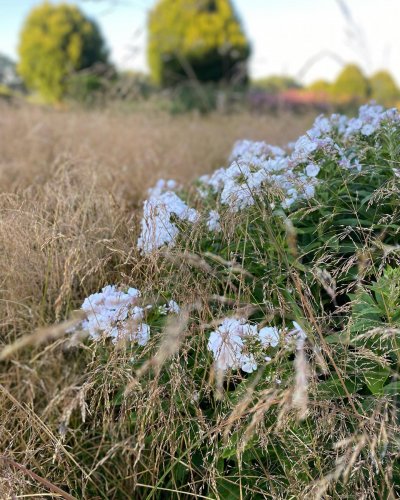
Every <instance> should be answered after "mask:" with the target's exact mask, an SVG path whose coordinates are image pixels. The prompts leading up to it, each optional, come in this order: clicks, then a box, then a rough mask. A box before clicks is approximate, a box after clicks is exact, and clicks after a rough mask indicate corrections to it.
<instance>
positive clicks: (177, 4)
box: [148, 0, 250, 86]
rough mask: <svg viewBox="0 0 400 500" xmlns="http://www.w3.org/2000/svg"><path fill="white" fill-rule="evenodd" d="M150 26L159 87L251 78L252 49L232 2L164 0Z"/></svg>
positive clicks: (151, 62)
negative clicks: (186, 82)
mask: <svg viewBox="0 0 400 500" xmlns="http://www.w3.org/2000/svg"><path fill="white" fill-rule="evenodd" d="M148 24H149V44H148V60H149V66H150V69H151V74H152V78H153V80H154V82H155V83H157V84H158V85H162V86H167V85H171V84H174V83H177V82H180V81H184V80H188V79H193V80H199V81H216V82H218V81H221V80H227V81H235V79H238V80H241V81H243V80H245V79H247V68H246V64H245V63H246V61H247V59H248V57H249V54H250V46H249V42H248V41H247V38H246V36H245V34H244V31H243V29H242V26H241V24H240V21H239V19H238V16H237V15H236V13H235V11H234V8H233V6H232V4H231V2H230V0H160V1H159V2H158V3H157V5H156V6H155V8H154V9H153V10H152V11H151V13H150V15H149V20H148Z"/></svg>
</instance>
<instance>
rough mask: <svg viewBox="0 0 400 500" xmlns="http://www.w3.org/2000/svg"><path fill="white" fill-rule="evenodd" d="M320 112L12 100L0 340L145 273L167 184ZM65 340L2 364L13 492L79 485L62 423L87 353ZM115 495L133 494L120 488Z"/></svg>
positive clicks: (4, 119)
mask: <svg viewBox="0 0 400 500" xmlns="http://www.w3.org/2000/svg"><path fill="white" fill-rule="evenodd" d="M312 120H313V116H311V115H309V116H302V117H294V116H292V115H289V114H288V115H285V114H283V115H278V116H262V115H250V114H237V115H236V114H233V115H224V116H219V115H210V116H207V117H202V116H197V115H184V116H177V117H171V116H169V115H167V114H163V113H155V112H154V113H146V114H145V113H140V112H138V113H123V112H116V111H79V110H58V111H57V110H51V109H45V108H40V107H31V106H25V105H23V106H9V105H5V104H4V105H2V106H1V107H0V188H1V191H0V252H1V259H0V348H4V346H6V345H8V344H11V343H13V342H15V341H16V340H17V339H20V338H25V336H27V335H30V334H32V333H33V332H35V331H37V329H39V334H40V332H41V330H40V329H42V328H44V327H47V326H48V325H51V324H54V323H55V322H58V321H60V320H64V319H66V318H67V316H68V315H69V313H70V312H71V311H72V310H74V309H77V308H79V306H80V304H81V302H82V299H83V298H84V297H85V296H87V295H88V294H90V293H93V292H95V291H97V290H99V289H100V288H101V286H103V285H104V284H107V283H113V282H120V281H121V280H122V279H124V278H127V281H132V280H136V281H137V280H138V278H137V276H136V277H135V265H136V262H137V261H138V259H140V257H139V256H138V254H137V251H136V250H134V244H135V242H136V239H137V232H138V228H137V223H136V221H137V219H138V217H140V210H141V202H142V200H143V199H144V198H145V196H146V190H147V189H148V188H149V187H150V186H151V185H152V184H154V182H155V181H156V180H158V179H159V178H174V179H177V180H178V181H181V182H185V181H189V180H191V179H193V178H195V177H196V176H198V175H200V174H203V173H207V172H211V171H213V170H214V169H215V168H217V167H219V166H221V165H224V164H226V159H227V156H228V155H229V152H230V150H231V148H232V145H233V144H234V142H235V141H236V140H238V139H243V138H247V139H253V140H266V141H267V142H269V143H271V144H278V145H284V144H285V143H287V142H288V141H291V140H294V139H295V138H296V137H298V136H299V135H300V134H301V133H302V132H303V131H304V130H306V129H307V128H308V127H309V125H310V124H311V122H312ZM135 252H136V253H135ZM139 267H140V266H139ZM142 272H143V270H142ZM147 279H151V277H150V276H148V277H147ZM142 281H143V280H142ZM53 333H54V332H53ZM53 333H52V332H48V331H47V330H46V331H45V333H44V335H49V336H51V335H53ZM55 337H57V335H55ZM58 342H59V343H57V341H56V342H53V343H50V344H48V345H46V344H44V345H43V346H40V347H38V348H34V349H32V348H30V347H29V345H28V347H27V348H25V349H20V350H18V351H16V352H15V353H14V354H13V355H12V356H11V357H9V358H8V359H7V360H3V361H1V362H0V363H1V364H0V393H1V394H0V454H1V455H2V456H4V455H7V456H9V455H10V454H12V457H13V460H14V462H15V463H14V465H12V464H10V463H9V462H7V461H0V498H2V499H3V498H4V499H5V498H17V496H13V495H17V494H23V493H25V494H29V495H30V494H37V495H39V494H43V495H44V493H45V492H47V493H48V492H49V489H50V490H51V479H46V477H44V476H46V475H47V474H48V471H51V470H53V469H54V477H57V478H58V481H59V484H62V483H63V482H64V483H68V481H70V482H71V483H74V481H75V475H76V477H77V478H78V477H79V475H80V474H81V472H82V471H81V469H80V467H81V465H80V464H79V463H76V462H75V461H74V460H75V459H74V456H73V455H69V454H68V453H69V452H68V449H65V448H63V446H62V444H61V440H60V437H59V436H58V435H57V432H56V431H55V427H52V425H53V424H54V426H56V423H57V421H59V419H60V415H63V416H64V417H65V419H66V420H67V421H68V419H69V417H70V414H71V412H72V411H73V409H74V408H75V406H76V394H77V393H79V387H80V386H81V385H82V383H83V381H82V380H81V378H80V371H81V370H80V364H81V363H82V362H85V361H82V359H83V360H84V359H85V356H83V358H76V359H75V357H74V355H73V354H72V355H71V354H68V353H67V354H66V353H65V352H63V349H62V340H59V341H58ZM27 343H28V344H29V343H30V341H29V339H28V342H27ZM60 346H61V347H60ZM86 361H87V362H88V363H90V354H89V353H88V356H86ZM114 368H115V367H114ZM104 383H105V384H107V382H106V379H105V381H104ZM103 389H104V391H105V392H106V387H103V388H102V389H101V390H103ZM66 401H70V402H71V406H70V407H69V406H68V404H67V403H66ZM74 405H75V406H74ZM82 405H83V406H82V408H84V406H85V404H84V403H82ZM82 411H83V409H82ZM91 412H92V414H93V412H96V409H95V408H92V409H91ZM65 415H67V416H65ZM51 423H53V424H51ZM104 429H109V423H107V422H106V421H104V422H103V433H104V434H103V436H104V439H110V440H111V444H110V445H109V446H106V447H105V449H109V450H112V449H113V443H114V445H115V446H122V443H119V444H118V443H116V442H113V437H112V433H113V432H114V431H113V430H112V429H111V428H110V433H111V435H107V431H106V430H104ZM121 439H122V438H121ZM94 446H95V444H94ZM96 446H99V447H100V445H99V444H97V445H96ZM114 451H115V450H114ZM93 453H94V455H93V457H94V458H93V463H96V461H97V463H98V460H97V458H96V451H95V449H94V450H93ZM110 453H111V452H110ZM60 455H62V456H63V458H60ZM52 457H53V458H52ZM52 460H53V462H51V461H52ZM60 460H61V462H60ZM56 463H58V468H56V469H55V467H56V465H54V464H56ZM60 463H61V464H63V465H60ZM52 464H53V465H52ZM17 466H19V467H20V468H18V467H17ZM25 467H26V468H25ZM104 467H106V466H104ZM121 467H122V465H121ZM32 468H34V469H35V470H36V471H37V474H38V475H39V476H40V477H41V478H42V481H45V483H43V482H40V481H38V479H37V478H36V476H34V475H32V473H31V472H30V470H31V469H32ZM82 470H83V469H82ZM127 470H129V468H128V469H127ZM46 471H47V472H46ZM71 471H73V473H71ZM92 472H94V471H92ZM122 473H123V472H122V469H121V474H122ZM125 473H127V472H126V471H125ZM71 474H72V475H71ZM82 474H83V472H82ZM72 476H73V477H72ZM93 477H96V475H95V474H94V476H93ZM46 481H48V482H49V484H50V486H49V484H47V483H46ZM76 481H78V479H76ZM88 481H89V483H90V480H89V479H88ZM74 484H75V483H74ZM121 488H122V486H121ZM104 490H107V485H105V486H104ZM117 490H118V486H115V491H117ZM53 491H54V490H53ZM110 491H111V486H110ZM118 491H119V490H118ZM121 491H122V489H121ZM124 491H125V490H124ZM18 498H21V497H18ZM43 498H45V496H43ZM46 498H47V497H46ZM96 498H97V497H96ZM99 498H100V497H99ZM109 498H122V497H121V496H118V494H116V496H113V495H112V494H111V493H110V496H109ZM132 498H133V497H132ZM138 498H139V497H138Z"/></svg>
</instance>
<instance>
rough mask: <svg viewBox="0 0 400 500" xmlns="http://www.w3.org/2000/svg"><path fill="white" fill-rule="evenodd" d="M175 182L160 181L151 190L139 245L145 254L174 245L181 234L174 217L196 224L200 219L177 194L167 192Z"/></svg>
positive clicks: (144, 213) (145, 208)
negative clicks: (164, 246)
mask: <svg viewBox="0 0 400 500" xmlns="http://www.w3.org/2000/svg"><path fill="white" fill-rule="evenodd" d="M173 182H174V181H168V183H165V181H160V182H159V183H158V184H157V185H156V186H155V187H154V188H152V189H151V190H150V197H149V198H148V199H147V200H146V201H145V202H144V205H143V218H142V221H141V228H142V231H141V234H140V237H139V239H138V243H137V244H138V247H139V249H141V250H142V251H143V252H144V253H151V252H153V251H154V250H156V249H157V248H160V247H161V246H163V245H170V246H173V245H174V243H175V240H176V238H177V236H178V234H179V228H178V226H177V224H176V222H174V221H173V218H174V217H175V218H176V219H178V220H180V221H188V222H196V220H197V219H198V217H199V214H198V213H197V211H196V210H194V209H193V208H190V207H188V205H186V203H185V202H184V201H183V200H181V198H179V196H178V195H177V194H176V193H174V192H173V191H170V190H166V191H165V189H166V188H167V189H168V187H169V185H171V183H173ZM168 184H169V185H168ZM173 186H174V185H173Z"/></svg>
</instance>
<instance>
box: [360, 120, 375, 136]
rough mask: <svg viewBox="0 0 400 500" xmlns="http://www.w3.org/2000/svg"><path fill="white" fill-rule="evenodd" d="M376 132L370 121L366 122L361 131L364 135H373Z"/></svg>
mask: <svg viewBox="0 0 400 500" xmlns="http://www.w3.org/2000/svg"><path fill="white" fill-rule="evenodd" d="M374 132H375V127H374V126H373V125H371V124H370V123H366V124H365V125H364V126H363V128H362V129H361V133H362V134H363V135H371V134H373V133H374Z"/></svg>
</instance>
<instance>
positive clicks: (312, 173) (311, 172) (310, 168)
mask: <svg viewBox="0 0 400 500" xmlns="http://www.w3.org/2000/svg"><path fill="white" fill-rule="evenodd" d="M320 170H321V169H320V168H319V166H318V165H315V163H310V164H309V165H307V167H306V174H307V175H308V177H317V175H318V174H319V171H320Z"/></svg>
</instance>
